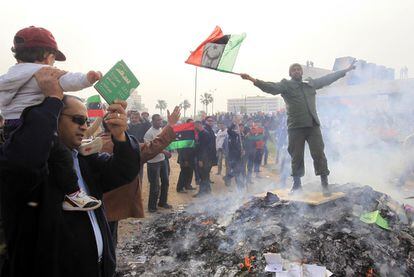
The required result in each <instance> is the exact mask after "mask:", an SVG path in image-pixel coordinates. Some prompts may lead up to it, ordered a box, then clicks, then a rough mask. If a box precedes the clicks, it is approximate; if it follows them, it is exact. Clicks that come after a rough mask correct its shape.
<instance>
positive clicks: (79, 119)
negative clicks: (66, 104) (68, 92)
mask: <svg viewBox="0 0 414 277" xmlns="http://www.w3.org/2000/svg"><path fill="white" fill-rule="evenodd" d="M61 115H66V116H67V117H70V118H71V119H72V122H73V123H76V124H78V125H80V126H82V125H84V124H85V123H89V118H88V117H87V116H83V115H71V114H64V113H62V114H61Z"/></svg>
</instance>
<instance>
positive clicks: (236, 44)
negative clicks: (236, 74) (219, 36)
mask: <svg viewBox="0 0 414 277" xmlns="http://www.w3.org/2000/svg"><path fill="white" fill-rule="evenodd" d="M245 37H246V34H245V33H243V34H241V35H231V37H230V39H229V41H228V42H227V44H226V47H225V48H224V52H223V55H222V56H221V59H220V63H219V65H218V67H217V70H223V71H232V70H233V66H234V63H235V62H236V58H237V54H238V53H239V49H240V46H241V43H242V42H243V40H244V38H245Z"/></svg>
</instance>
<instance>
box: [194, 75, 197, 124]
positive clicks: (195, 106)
mask: <svg viewBox="0 0 414 277" xmlns="http://www.w3.org/2000/svg"><path fill="white" fill-rule="evenodd" d="M196 112H197V67H195V77H194V116H193V117H194V120H195V117H196Z"/></svg>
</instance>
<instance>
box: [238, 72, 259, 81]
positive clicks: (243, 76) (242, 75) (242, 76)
mask: <svg viewBox="0 0 414 277" xmlns="http://www.w3.org/2000/svg"><path fill="white" fill-rule="evenodd" d="M240 77H241V78H242V79H243V80H249V81H251V82H253V83H254V82H256V79H255V78H253V77H252V76H250V75H249V74H246V73H241V74H240Z"/></svg>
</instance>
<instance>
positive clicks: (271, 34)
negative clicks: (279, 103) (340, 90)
mask: <svg viewBox="0 0 414 277" xmlns="http://www.w3.org/2000/svg"><path fill="white" fill-rule="evenodd" d="M0 14H1V16H0V26H1V28H0V39H1V40H0V41H1V44H0V72H1V73H4V72H6V71H7V69H8V68H9V67H10V66H11V65H12V64H13V63H14V59H13V56H12V53H11V51H10V47H11V46H12V40H13V36H14V34H15V33H16V32H17V31H18V30H19V29H21V28H24V27H27V26H30V25H35V26H41V27H44V28H47V29H49V30H50V31H51V32H52V33H53V34H54V36H55V38H56V40H57V42H58V45H59V48H60V49H61V50H62V52H63V53H65V55H66V57H67V61H66V62H57V63H56V66H58V67H59V68H61V69H65V70H69V71H81V72H85V73H86V72H87V71H88V70H92V69H94V70H100V71H102V72H103V73H105V72H106V71H107V70H108V69H109V68H110V67H111V66H112V65H113V64H115V62H116V61H118V60H120V59H124V60H125V62H126V63H127V64H128V65H129V66H130V67H131V69H132V70H133V71H134V73H135V74H136V75H137V77H138V79H139V81H140V82H141V85H140V86H139V87H138V92H139V93H140V94H141V95H142V97H143V101H144V104H145V105H146V106H147V107H148V108H149V109H150V111H151V112H152V111H154V110H155V109H154V107H155V103H156V100H157V99H164V100H166V101H167V103H168V106H169V108H170V109H171V108H172V107H173V106H174V105H176V104H179V103H180V102H181V101H182V100H184V99H188V100H189V101H190V102H191V103H193V100H194V71H195V69H194V66H191V65H187V64H185V63H184V61H185V60H186V59H187V57H188V55H189V51H190V50H193V49H195V48H196V47H197V46H198V44H199V43H200V42H201V41H202V40H204V39H205V38H206V37H207V36H208V35H209V34H210V32H212V30H213V29H214V27H215V26H216V25H219V26H220V27H221V28H222V30H223V32H224V33H226V34H232V33H242V32H246V33H247V38H246V39H245V41H244V42H243V45H242V46H241V49H240V52H239V56H238V59H237V61H236V65H235V67H234V71H236V72H246V73H250V74H251V75H253V76H254V77H258V78H261V79H264V80H280V79H281V78H284V77H287V69H288V66H289V65H290V64H291V63H293V62H300V63H305V61H306V60H312V61H314V63H315V66H317V67H324V68H332V65H333V62H334V59H335V57H339V56H354V57H356V58H359V59H365V60H367V61H369V62H374V63H377V64H383V65H385V66H388V67H394V68H395V69H396V73H397V74H396V77H398V76H399V68H400V67H402V66H405V65H406V66H407V67H408V68H409V70H410V71H409V76H413V73H412V72H413V70H414V59H413V53H412V51H413V49H414V38H413V36H412V30H411V29H412V26H414V17H413V16H412V15H413V14H414V1H410V0H394V1H386V0H366V1H364V0H346V1H337V0H326V1H323V0H313V1H306V0H305V1H299V0H298V1H276V0H274V1H242V0H238V1H223V0H221V1H218V0H210V1H207V2H203V1H194V0H193V1H160V0H152V1H102V0H101V1H94V0H90V1H72V2H70V1H57V0H54V1H46V0H45V1H41V0H38V1H2V4H1V10H0ZM198 76H199V79H198V81H199V82H198V92H199V94H201V93H203V92H207V91H208V90H212V89H216V92H215V99H216V102H215V110H222V111H224V110H225V109H226V99H227V98H234V97H244V96H245V95H247V96H254V95H259V94H260V95H264V94H263V93H262V92H260V90H258V89H256V88H254V87H253V86H252V85H251V84H250V83H248V82H247V81H243V80H241V79H240V77H238V76H235V75H231V74H225V73H219V72H215V71H211V70H207V69H199V70H198ZM91 94H94V89H88V90H86V91H84V92H80V93H79V96H85V97H86V96H89V95H91ZM197 98H198V99H197V107H200V108H201V104H200V102H199V96H198V97H197ZM192 109H193V107H191V108H190V110H191V113H192Z"/></svg>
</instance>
